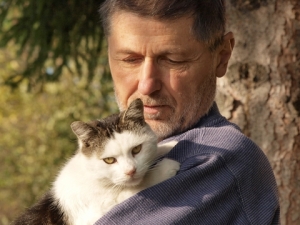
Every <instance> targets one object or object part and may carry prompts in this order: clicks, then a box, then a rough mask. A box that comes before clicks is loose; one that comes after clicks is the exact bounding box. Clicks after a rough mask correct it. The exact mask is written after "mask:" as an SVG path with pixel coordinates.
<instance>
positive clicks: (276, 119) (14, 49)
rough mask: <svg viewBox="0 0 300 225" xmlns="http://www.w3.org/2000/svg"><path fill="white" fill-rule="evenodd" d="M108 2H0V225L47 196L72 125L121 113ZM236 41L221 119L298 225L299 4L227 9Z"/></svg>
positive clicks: (230, 3)
mask: <svg viewBox="0 0 300 225" xmlns="http://www.w3.org/2000/svg"><path fill="white" fill-rule="evenodd" d="M102 1H103V0H85V1H81V0H68V1H63V0H38V1H36V0H0V225H7V224H9V223H10V222H11V221H12V219H13V218H15V217H16V216H17V215H18V214H20V213H21V212H22V211H23V210H24V209H25V208H26V207H29V206H31V205H32V204H33V203H34V202H36V201H37V200H38V199H39V198H40V197H41V196H42V195H43V193H45V192H46V191H47V190H48V189H49V188H50V186H51V182H52V181H53V179H54V178H55V175H56V173H57V171H58V170H59V168H61V166H62V165H63V163H64V162H65V161H66V160H67V159H68V158H69V157H71V156H72V154H74V152H75V151H76V148H77V141H76V138H75V135H73V133H72V131H71V129H70V124H71V123H72V122H73V121H75V120H82V121H89V120H93V119H97V118H103V117H106V116H107V115H109V114H111V113H115V112H117V111H118V109H117V107H116V104H115V101H114V94H113V85H112V81H111V77H110V73H109V69H108V65H107V55H106V42H105V39H104V36H103V32H102V30H101V25H100V19H99V15H98V12H97V10H98V8H99V5H100V4H101V2H102ZM225 2H226V6H227V12H228V13H227V17H228V18H227V20H228V21H227V22H228V27H227V29H228V30H230V31H233V32H234V34H235V40H236V42H235V48H234V51H233V55H232V59H231V60H230V63H229V65H228V72H227V74H226V76H225V77H224V78H222V79H218V92H217V97H216V101H217V103H218V105H219V108H220V111H221V113H222V114H223V115H224V116H225V117H227V118H228V119H229V120H230V121H232V122H234V123H236V124H238V125H239V126H240V127H241V129H242V131H243V132H244V133H245V134H246V135H247V136H249V137H250V138H251V139H252V140H254V141H255V142H256V143H257V144H258V145H259V146H260V147H261V148H262V150H263V151H264V152H265V154H266V155H267V157H268V159H269V160H270V163H271V166H272V168H273V170H274V174H275V177H276V180H277V184H278V189H279V197H280V205H281V224H282V225H285V224H291V225H293V224H295V225H299V224H300V38H299V37H300V1H299V0H247V1H243V0H226V1H225Z"/></svg>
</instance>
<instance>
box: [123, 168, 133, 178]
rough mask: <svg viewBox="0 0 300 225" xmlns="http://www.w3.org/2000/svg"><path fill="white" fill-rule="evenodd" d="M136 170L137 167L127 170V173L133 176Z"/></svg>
mask: <svg viewBox="0 0 300 225" xmlns="http://www.w3.org/2000/svg"><path fill="white" fill-rule="evenodd" d="M135 172H136V168H133V169H132V170H129V171H127V172H126V173H125V174H126V175H128V176H131V177H132V176H133V175H134V174H135Z"/></svg>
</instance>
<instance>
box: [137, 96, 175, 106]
mask: <svg viewBox="0 0 300 225" xmlns="http://www.w3.org/2000/svg"><path fill="white" fill-rule="evenodd" d="M139 98H140V99H141V100H142V102H143V104H144V105H168V106H171V107H175V102H174V101H172V99H170V98H168V97H166V96H140V97H139Z"/></svg>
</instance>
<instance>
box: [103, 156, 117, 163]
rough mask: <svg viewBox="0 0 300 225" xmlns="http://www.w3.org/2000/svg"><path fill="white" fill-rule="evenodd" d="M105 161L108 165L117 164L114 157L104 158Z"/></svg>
mask: <svg viewBox="0 0 300 225" xmlns="http://www.w3.org/2000/svg"><path fill="white" fill-rule="evenodd" d="M103 161H104V162H105V163H107V164H113V163H115V162H117V160H116V159H115V158H114V157H107V158H104V159H103Z"/></svg>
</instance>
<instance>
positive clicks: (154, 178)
mask: <svg viewBox="0 0 300 225" xmlns="http://www.w3.org/2000/svg"><path fill="white" fill-rule="evenodd" d="M71 127H72V130H73V131H74V133H75V134H76V135H77V137H78V140H79V149H78V152H77V153H76V154H75V155H74V156H73V157H72V158H71V159H70V160H69V161H68V162H67V163H66V164H65V166H64V167H63V168H62V170H61V172H60V173H59V175H58V176H57V179H56V180H55V182H54V183H53V187H52V188H51V190H50V191H49V192H48V193H47V194H46V195H45V196H44V197H43V198H42V199H41V200H40V201H39V202H38V203H37V204H36V205H34V206H33V207H31V208H30V209H28V210H27V211H26V212H25V213H24V214H23V215H21V216H20V217H19V218H18V219H17V220H16V221H15V222H14V224H15V225H20V224H22V225H92V224H94V223H95V222H96V221H97V219H99V218H100V217H101V216H103V215H104V214H105V213H106V212H107V211H109V210H110V209H111V208H112V207H114V206H115V205H116V204H119V203H120V202H122V201H124V200H125V199H127V198H129V197H131V196H132V195H134V194H136V193H137V192H139V191H141V190H143V189H145V188H147V187H150V186H152V185H155V184H157V183H159V182H161V181H164V180H166V179H168V178H170V177H172V176H174V175H175V174H176V172H177V171H178V169H179V163H178V162H176V161H173V160H170V159H166V158H164V159H163V160H161V161H159V162H158V163H157V164H156V166H155V167H154V168H152V169H149V168H150V166H151V165H152V164H153V162H155V160H156V159H158V158H159V157H161V156H162V155H164V154H166V153H167V152H168V151H170V150H171V148H172V147H173V146H174V145H175V144H176V143H169V144H166V145H164V146H159V147H158V148H157V139H156V136H155V134H154V133H153V131H152V130H151V129H150V127H149V126H148V125H147V124H146V123H145V121H144V117H143V105H142V102H141V101H140V100H139V99H138V100H135V101H134V102H132V104H131V105H130V106H129V108H128V110H126V111H125V112H122V113H120V114H119V115H115V116H111V117H108V118H107V119H104V120H99V121H93V122H90V123H83V122H79V121H77V122H74V123H73V124H72V125H71Z"/></svg>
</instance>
